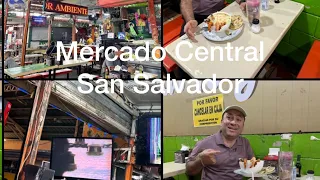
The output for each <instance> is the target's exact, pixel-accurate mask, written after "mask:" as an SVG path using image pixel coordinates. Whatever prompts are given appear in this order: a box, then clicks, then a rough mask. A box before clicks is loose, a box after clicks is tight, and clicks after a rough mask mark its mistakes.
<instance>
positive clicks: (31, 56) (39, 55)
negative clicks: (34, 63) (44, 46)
mask: <svg viewBox="0 0 320 180" xmlns="http://www.w3.org/2000/svg"><path fill="white" fill-rule="evenodd" d="M25 57H26V58H36V57H43V54H26V56H25Z"/></svg>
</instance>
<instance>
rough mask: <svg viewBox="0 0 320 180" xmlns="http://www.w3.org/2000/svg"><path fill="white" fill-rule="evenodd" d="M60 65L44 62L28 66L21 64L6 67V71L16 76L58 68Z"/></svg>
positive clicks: (13, 76)
mask: <svg viewBox="0 0 320 180" xmlns="http://www.w3.org/2000/svg"><path fill="white" fill-rule="evenodd" d="M57 67H58V66H56V65H55V66H47V65H45V64H44V63H40V64H32V65H28V66H20V67H15V68H9V69H5V70H4V73H5V74H6V75H8V76H10V77H11V78H16V77H19V76H25V75H29V74H33V73H37V72H42V71H48V70H52V69H55V68H57Z"/></svg>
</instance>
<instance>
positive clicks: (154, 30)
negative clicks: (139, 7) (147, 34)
mask: <svg viewBox="0 0 320 180" xmlns="http://www.w3.org/2000/svg"><path fill="white" fill-rule="evenodd" d="M148 7H149V16H150V20H149V21H150V23H151V29H152V31H151V32H152V39H153V40H154V42H155V45H159V40H158V37H159V33H158V28H157V21H156V15H155V11H154V1H153V0H149V1H148Z"/></svg>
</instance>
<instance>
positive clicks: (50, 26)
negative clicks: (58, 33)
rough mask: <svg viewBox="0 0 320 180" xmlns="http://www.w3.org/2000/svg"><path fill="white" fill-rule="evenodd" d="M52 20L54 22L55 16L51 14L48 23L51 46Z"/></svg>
mask: <svg viewBox="0 0 320 180" xmlns="http://www.w3.org/2000/svg"><path fill="white" fill-rule="evenodd" d="M52 22H53V16H50V17H49V25H48V47H50V44H51V33H52Z"/></svg>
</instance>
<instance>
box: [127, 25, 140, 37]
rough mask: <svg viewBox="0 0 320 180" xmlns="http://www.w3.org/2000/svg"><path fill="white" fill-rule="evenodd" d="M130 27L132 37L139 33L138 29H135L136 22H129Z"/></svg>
mask: <svg viewBox="0 0 320 180" xmlns="http://www.w3.org/2000/svg"><path fill="white" fill-rule="evenodd" d="M129 27H130V35H131V37H137V36H138V35H137V33H136V31H135V30H134V24H133V23H129Z"/></svg>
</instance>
